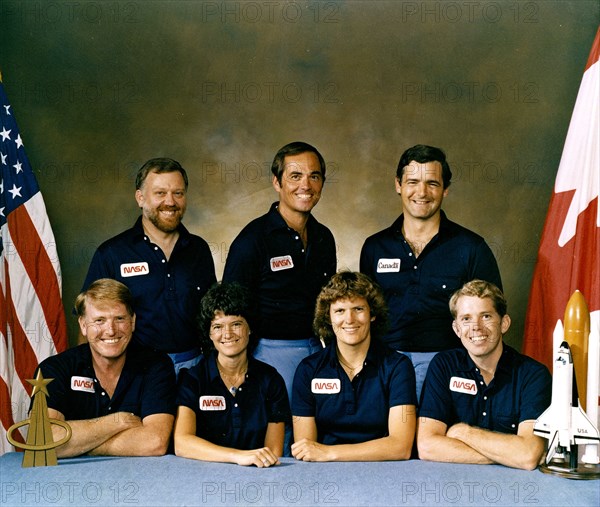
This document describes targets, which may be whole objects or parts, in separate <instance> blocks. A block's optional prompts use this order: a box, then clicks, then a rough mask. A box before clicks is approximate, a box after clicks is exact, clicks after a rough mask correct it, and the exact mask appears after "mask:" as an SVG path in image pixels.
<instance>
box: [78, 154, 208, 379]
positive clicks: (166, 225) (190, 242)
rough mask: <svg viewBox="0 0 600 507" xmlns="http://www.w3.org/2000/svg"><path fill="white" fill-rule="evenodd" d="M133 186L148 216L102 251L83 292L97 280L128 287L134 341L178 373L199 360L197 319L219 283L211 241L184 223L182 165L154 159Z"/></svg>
mask: <svg viewBox="0 0 600 507" xmlns="http://www.w3.org/2000/svg"><path fill="white" fill-rule="evenodd" d="M135 188H136V190H135V199H136V201H137V204H138V206H139V207H140V209H141V210H142V215H141V216H140V217H139V218H138V219H137V221H136V223H135V224H134V226H133V227H132V228H131V229H128V230H126V231H124V232H122V233H121V234H119V235H117V236H115V237H114V238H111V239H109V240H108V241H105V242H104V243H103V244H102V245H100V247H99V248H98V249H97V250H96V253H95V254H94V257H93V259H92V263H91V265H90V268H89V271H88V274H87V277H86V279H85V282H84V284H83V290H85V289H86V288H87V287H88V286H89V285H90V284H91V283H92V282H93V281H94V280H98V279H99V278H114V279H116V280H118V281H120V282H122V283H124V284H125V285H127V286H128V287H129V289H130V290H131V292H132V294H133V297H134V307H135V310H136V315H137V322H136V328H135V332H134V341H136V342H139V343H141V344H143V345H145V346H147V347H150V348H152V349H155V350H159V351H162V352H166V353H168V354H169V356H170V357H171V360H172V361H173V363H174V365H175V371H176V372H178V371H179V370H180V369H181V368H183V367H186V368H188V367H191V366H193V365H194V364H196V363H197V362H198V360H199V359H200V356H201V350H200V335H199V330H198V325H197V322H196V317H197V314H198V312H199V309H200V300H201V299H202V296H204V294H205V293H206V292H207V291H208V289H209V288H210V287H211V285H213V284H214V283H215V282H216V276H215V267H214V262H213V258H212V254H211V253H210V249H209V247H208V244H207V243H206V241H205V240H204V239H202V238H201V237H199V236H196V235H193V234H190V232H189V231H188V230H187V229H186V228H185V227H184V226H183V224H182V223H181V220H182V219H183V215H184V213H185V210H186V206H187V197H186V194H187V188H188V177H187V173H186V171H185V169H184V168H183V167H181V165H180V164H179V162H177V161H175V160H172V159H170V158H154V159H151V160H149V161H148V162H146V163H145V164H144V165H143V166H142V167H141V168H140V169H139V171H138V173H137V177H136V180H135Z"/></svg>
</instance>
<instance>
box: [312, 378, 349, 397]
mask: <svg viewBox="0 0 600 507" xmlns="http://www.w3.org/2000/svg"><path fill="white" fill-rule="evenodd" d="M341 388H342V383H341V381H340V379H338V378H314V379H312V381H311V383H310V390H311V392H312V393H314V394H337V393H339V392H340V390H341Z"/></svg>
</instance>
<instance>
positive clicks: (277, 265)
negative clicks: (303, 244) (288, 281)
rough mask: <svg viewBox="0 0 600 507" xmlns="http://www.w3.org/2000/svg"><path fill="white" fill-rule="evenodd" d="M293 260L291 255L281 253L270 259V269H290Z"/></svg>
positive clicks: (292, 265)
mask: <svg viewBox="0 0 600 507" xmlns="http://www.w3.org/2000/svg"><path fill="white" fill-rule="evenodd" d="M293 267H294V261H293V260H292V256H291V255H282V256H281V257H273V258H272V259H271V271H281V270H282V269H292V268H293Z"/></svg>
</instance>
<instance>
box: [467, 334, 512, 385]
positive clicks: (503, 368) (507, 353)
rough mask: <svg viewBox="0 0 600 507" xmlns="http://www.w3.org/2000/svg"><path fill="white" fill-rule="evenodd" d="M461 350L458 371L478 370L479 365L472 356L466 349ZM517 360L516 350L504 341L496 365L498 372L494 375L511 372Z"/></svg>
mask: <svg viewBox="0 0 600 507" xmlns="http://www.w3.org/2000/svg"><path fill="white" fill-rule="evenodd" d="M459 350H461V352H462V353H461V355H460V358H459V362H458V371H463V372H470V371H475V370H478V369H479V367H478V366H477V365H476V364H475V363H474V362H473V359H471V356H470V355H469V353H468V352H467V350H466V349H459ZM514 360H515V350H514V349H512V348H511V347H509V346H508V345H506V343H504V342H502V355H501V356H500V359H499V360H498V364H497V365H496V372H495V373H494V377H496V376H497V375H498V374H501V375H502V374H507V373H508V374H510V372H511V370H512V366H513V364H514Z"/></svg>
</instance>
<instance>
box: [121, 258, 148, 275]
mask: <svg viewBox="0 0 600 507" xmlns="http://www.w3.org/2000/svg"><path fill="white" fill-rule="evenodd" d="M148 273H150V268H149V267H148V263H147V262H130V263H129V264H121V276H122V277H123V278H127V277H128V276H140V275H147V274H148Z"/></svg>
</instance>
